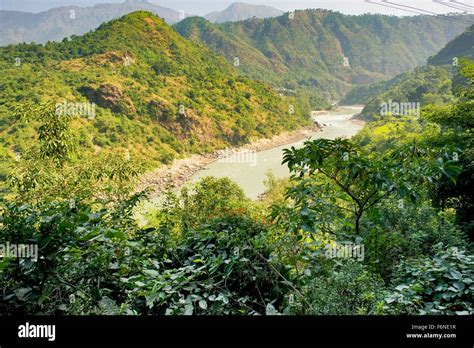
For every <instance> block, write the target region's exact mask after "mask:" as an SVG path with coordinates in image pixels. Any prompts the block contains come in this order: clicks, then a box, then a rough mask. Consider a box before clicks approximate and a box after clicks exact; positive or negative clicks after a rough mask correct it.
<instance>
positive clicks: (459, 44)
mask: <svg viewBox="0 0 474 348" xmlns="http://www.w3.org/2000/svg"><path fill="white" fill-rule="evenodd" d="M455 57H456V58H460V57H466V58H471V59H474V25H473V26H471V27H469V28H468V29H467V30H466V31H465V32H464V33H462V34H461V35H459V36H458V37H457V38H456V39H454V40H453V41H451V42H449V43H448V44H447V45H446V46H445V47H444V48H443V49H442V50H441V51H439V52H438V53H437V54H436V55H435V56H433V57H430V59H429V60H428V64H433V65H444V64H453V63H455V62H453V58H455Z"/></svg>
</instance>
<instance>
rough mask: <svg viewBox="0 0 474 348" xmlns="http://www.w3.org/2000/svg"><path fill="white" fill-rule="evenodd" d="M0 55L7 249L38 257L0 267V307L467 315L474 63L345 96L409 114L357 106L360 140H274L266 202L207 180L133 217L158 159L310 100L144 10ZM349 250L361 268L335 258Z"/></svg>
mask: <svg viewBox="0 0 474 348" xmlns="http://www.w3.org/2000/svg"><path fill="white" fill-rule="evenodd" d="M334 17H337V16H335V15H332V17H331V18H333V20H337V18H334ZM369 19H370V17H364V16H362V19H361V20H364V21H368V20H369ZM353 20H354V21H355V20H356V19H353ZM244 23H246V24H245V25H248V23H247V22H244ZM265 23H273V22H272V21H270V22H265ZM232 25H233V24H232ZM236 25H237V24H236ZM239 25H242V24H239ZM460 38H461V39H464V38H465V36H462V35H461V36H460ZM451 53H453V52H451ZM16 57H20V58H21V60H22V62H23V63H22V64H21V65H20V66H15V65H12V63H11V62H12V61H13V62H14V61H15V58H16ZM126 57H129V58H130V59H131V60H132V61H131V64H130V65H127V66H124V65H123V59H125V58H126ZM0 58H1V59H0V65H1V68H2V71H3V69H5V70H4V71H5V74H3V75H2V76H1V77H0V87H1V88H2V91H4V93H2V95H1V97H0V112H1V116H2V117H1V121H0V122H1V123H0V133H1V135H2V137H1V142H2V144H1V147H0V151H1V153H0V155H1V156H2V165H3V169H2V173H1V178H0V179H1V181H2V183H3V185H4V191H3V192H2V195H0V242H2V243H3V241H9V243H16V244H27V243H31V244H36V245H38V248H39V258H38V260H36V261H35V260H31V259H22V258H1V259H0V284H1V289H2V292H1V293H0V298H1V300H0V313H1V314H67V315H69V314H70V315H73V314H123V315H165V314H169V315H181V314H184V315H209V314H232V315H265V314H266V315H280V314H281V315H285V314H289V315H297V314H305V315H313V314H315V315H322V314H325V315H389V314H456V315H468V314H473V313H474V308H473V303H474V284H473V278H474V267H473V266H474V256H473V244H472V242H473V240H474V219H473V217H474V201H473V197H474V192H473V188H474V150H473V149H474V146H473V141H474V134H473V127H474V62H473V61H472V60H470V59H467V58H460V59H459V65H457V66H450V67H448V66H427V67H421V68H418V69H416V70H414V71H412V72H407V73H406V74H404V75H403V76H401V77H397V78H395V80H393V81H392V82H390V83H389V84H388V85H387V86H388V88H392V92H386V89H384V88H385V87H387V86H385V87H384V88H382V87H381V86H375V87H374V86H372V87H370V88H369V87H367V88H366V89H364V90H363V91H359V92H357V93H360V94H359V95H360V96H363V97H367V96H368V94H367V93H368V92H367V90H371V91H372V93H382V96H380V95H374V96H371V98H372V97H373V98H376V99H375V100H378V103H380V101H381V100H387V99H388V98H392V99H394V100H395V99H397V98H402V97H403V98H409V99H408V100H420V99H421V100H422V101H423V103H422V108H421V112H420V114H419V115H402V116H397V115H385V116H384V117H380V115H377V114H378V113H379V110H380V109H379V108H378V109H377V108H373V109H371V108H370V105H371V104H370V103H368V104H367V105H368V107H369V108H366V110H365V112H366V119H367V120H370V122H368V123H367V124H366V126H365V127H364V129H363V130H362V131H361V132H360V133H359V134H358V135H357V136H355V137H354V138H352V139H341V138H337V139H335V140H329V139H316V140H308V141H306V142H305V145H304V146H303V147H301V148H294V147H290V148H287V149H285V150H284V159H283V164H284V165H286V166H288V168H289V170H290V172H291V177H290V178H288V179H278V178H276V177H275V176H274V175H272V173H269V174H268V178H267V182H266V186H267V191H266V193H265V195H264V197H263V198H262V199H260V200H256V201H254V200H251V199H249V198H247V197H246V196H245V194H244V193H243V191H242V189H241V188H240V187H239V186H238V185H237V184H235V183H233V182H232V181H230V180H229V179H226V178H223V179H218V178H213V177H206V178H204V179H202V180H201V181H199V182H198V183H196V184H195V185H193V186H191V187H189V186H184V187H183V188H181V189H180V190H179V192H177V191H176V190H172V189H170V190H169V191H168V192H166V194H165V195H164V196H163V197H161V200H160V201H159V202H155V205H154V207H153V209H149V210H147V211H145V212H143V210H142V209H143V203H144V202H148V191H147V190H144V191H139V192H137V191H136V187H137V183H138V180H139V179H140V176H141V175H142V174H143V173H144V172H145V171H146V170H147V169H149V165H150V163H153V161H155V163H161V162H169V161H171V160H172V159H173V158H174V157H176V156H179V155H185V154H189V153H200V152H205V151H208V150H209V151H210V150H212V149H216V148H219V147H221V146H226V145H229V144H239V143H243V142H245V141H248V140H249V138H250V137H252V136H268V135H272V134H275V133H278V132H280V131H282V130H285V129H294V128H297V127H300V126H301V125H305V124H308V123H309V122H310V120H309V117H308V116H307V108H308V107H309V100H308V96H304V95H301V96H297V97H285V96H279V95H278V94H277V93H275V92H274V91H273V90H272V89H271V88H270V87H268V86H267V85H266V84H264V83H262V82H255V81H253V80H251V79H250V78H247V77H243V76H240V75H238V74H237V73H236V71H235V69H234V68H233V67H232V66H231V65H229V64H228V63H227V62H226V61H225V59H224V57H220V56H218V55H216V54H215V53H213V52H211V51H210V50H208V49H206V48H204V47H201V46H200V45H195V44H192V43H191V42H190V41H188V40H186V39H184V38H182V37H180V36H179V34H178V33H177V32H175V31H174V30H172V29H171V28H170V27H168V26H167V25H166V24H164V23H163V22H162V21H161V20H159V19H158V18H156V17H154V16H153V15H151V14H149V13H145V12H138V13H133V14H131V15H127V16H125V17H123V18H121V19H119V20H116V21H112V22H109V23H107V24H104V25H103V26H101V28H100V29H98V30H97V31H95V32H92V33H89V34H86V35H84V36H81V37H75V38H72V39H71V40H65V41H64V42H62V43H48V44H46V45H45V46H39V45H16V46H8V47H5V48H1V49H0ZM448 61H450V60H448ZM15 69H19V70H18V71H15ZM110 71H114V72H115V73H114V74H111V73H110ZM25 86H26V87H25ZM158 92H159V94H158ZM354 93H356V92H354ZM383 93H386V94H383ZM387 93H388V94H387ZM396 93H399V94H396ZM404 93H405V94H404ZM406 93H413V94H406ZM354 95H355V94H354ZM407 95H408V96H407ZM58 98H59V99H60V100H61V99H63V98H65V99H71V100H78V101H90V100H94V101H95V102H97V105H98V108H97V115H96V118H95V119H93V120H88V119H84V118H81V117H77V116H68V115H61V114H58V113H57V112H55V111H56V110H55V104H54V103H53V101H54V100H57V99H58ZM377 98H379V99H377ZM413 98H415V99H413ZM154 100H159V105H154V104H153V102H152V101H154ZM180 103H182V104H184V105H186V110H187V111H186V112H185V113H180V112H179V108H180ZM292 103H294V105H295V110H294V112H293V113H288V107H289V106H290V105H293V104H292ZM374 103H376V102H374ZM374 105H375V104H374ZM371 110H372V111H371ZM150 115H154V116H153V117H152V116H150ZM147 117H148V118H147ZM105 130H107V131H105ZM199 134H200V136H199ZM90 136H92V138H90ZM129 141H130V144H129ZM128 145H133V146H128ZM94 149H95V150H97V151H94ZM98 149H100V151H98ZM125 150H129V151H130V153H131V155H128V156H127V154H126V153H125ZM15 154H18V156H15ZM162 156H165V157H167V158H166V159H164V158H162ZM168 157H169V158H168ZM3 159H5V160H3ZM7 159H8V161H7ZM144 159H146V160H147V163H145V160H144ZM137 212H141V213H143V214H145V216H146V219H145V220H144V221H141V222H140V221H138V219H137V218H136V215H137ZM348 243H352V244H351V245H358V246H364V254H363V257H362V258H361V259H356V258H344V257H343V258H338V257H328V255H327V250H328V248H331V247H336V246H337V245H344V244H348Z"/></svg>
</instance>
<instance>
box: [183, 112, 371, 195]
mask: <svg viewBox="0 0 474 348" xmlns="http://www.w3.org/2000/svg"><path fill="white" fill-rule="evenodd" d="M361 110H362V107H359V106H347V107H341V108H340V109H338V110H337V111H325V112H321V111H320V112H313V113H312V117H313V119H314V120H315V121H317V122H318V123H319V124H320V125H322V130H321V131H317V132H312V133H310V134H308V137H307V139H303V140H300V141H297V142H294V143H291V144H286V145H283V146H278V147H275V148H272V149H269V150H264V151H259V152H254V151H249V150H245V151H242V152H240V153H235V154H232V155H229V156H226V157H222V158H219V159H218V160H217V161H214V162H212V163H210V164H208V165H206V166H204V167H203V168H202V169H201V170H200V171H198V172H196V173H195V174H194V175H193V176H192V177H191V179H190V180H189V181H188V182H189V183H194V182H196V181H198V180H199V179H201V178H203V177H206V176H214V177H217V178H223V177H228V178H230V179H231V180H232V181H234V182H236V183H237V184H238V185H239V186H240V187H242V189H243V190H244V192H245V194H246V195H247V196H248V197H249V198H252V199H257V198H258V196H259V195H261V194H262V193H264V191H265V185H264V180H265V178H266V173H267V172H268V171H272V173H273V174H274V175H275V176H276V177H278V178H284V177H288V176H289V175H290V173H289V171H288V168H287V167H286V166H282V165H281V162H282V159H283V149H285V148H290V147H292V146H294V147H296V148H298V147H302V146H303V144H304V142H305V141H306V140H309V139H318V138H326V139H335V138H338V137H346V138H350V137H352V136H354V135H356V134H357V132H359V130H361V129H362V127H363V123H362V122H361V121H358V120H353V119H351V118H352V117H353V116H354V115H356V114H358V113H360V111H361Z"/></svg>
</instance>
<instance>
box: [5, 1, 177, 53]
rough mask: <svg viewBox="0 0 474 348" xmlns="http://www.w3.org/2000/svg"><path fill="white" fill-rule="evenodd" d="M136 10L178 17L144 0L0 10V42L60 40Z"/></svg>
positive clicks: (170, 18) (171, 19)
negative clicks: (43, 10)
mask: <svg viewBox="0 0 474 348" xmlns="http://www.w3.org/2000/svg"><path fill="white" fill-rule="evenodd" d="M138 10H144V11H149V12H151V13H154V14H156V15H158V16H160V17H162V18H163V19H164V20H165V21H167V22H168V23H176V22H178V21H179V20H180V13H179V12H176V11H174V10H171V9H169V8H165V7H161V6H157V5H154V4H151V3H149V2H148V1H145V0H127V1H125V2H124V3H119V4H116V3H113V4H112V3H111V4H98V5H95V6H91V7H77V6H64V7H57V8H53V9H50V10H48V11H45V12H40V13H27V12H18V11H0V46H5V45H8V44H15V43H20V42H27V43H29V42H36V43H45V42H47V41H60V40H62V39H63V38H65V37H69V36H71V35H82V34H84V33H87V32H89V31H91V30H94V29H96V28H97V27H98V26H99V25H101V24H102V23H104V22H107V21H110V20H112V19H116V18H119V17H121V16H123V15H125V14H127V13H131V12H134V11H138Z"/></svg>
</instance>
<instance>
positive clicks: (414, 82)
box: [340, 26, 474, 120]
mask: <svg viewBox="0 0 474 348" xmlns="http://www.w3.org/2000/svg"><path fill="white" fill-rule="evenodd" d="M473 44H474V26H471V27H469V28H468V29H467V30H466V31H465V32H464V33H462V34H461V35H459V36H457V37H456V38H454V39H453V40H452V41H450V42H449V43H448V44H447V45H446V46H445V47H444V48H443V49H441V51H440V52H438V53H437V54H436V55H434V56H432V57H430V58H429V59H428V65H427V66H424V67H420V68H418V69H415V70H413V71H409V72H406V73H404V74H401V75H399V76H396V77H395V78H393V79H391V80H389V81H382V82H379V83H375V84H371V85H367V86H360V87H357V88H354V89H353V90H351V91H350V92H349V93H348V94H347V95H346V96H345V97H344V98H343V99H342V100H341V102H340V103H341V104H342V105H349V104H365V108H364V109H363V110H362V113H361V115H360V116H361V117H362V118H365V119H369V120H370V119H374V118H375V119H376V118H379V117H380V110H381V104H383V103H388V101H389V100H392V101H394V102H404V103H406V102H409V103H414V102H415V103H420V106H426V105H427V104H443V103H448V102H451V101H452V100H453V98H454V94H453V90H454V89H456V88H458V87H462V86H463V85H465V84H466V79H465V78H462V77H461V76H460V75H459V73H458V67H459V66H460V65H461V64H462V62H463V60H464V59H466V58H467V59H471V60H472V59H474V49H473ZM454 58H456V59H454Z"/></svg>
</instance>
